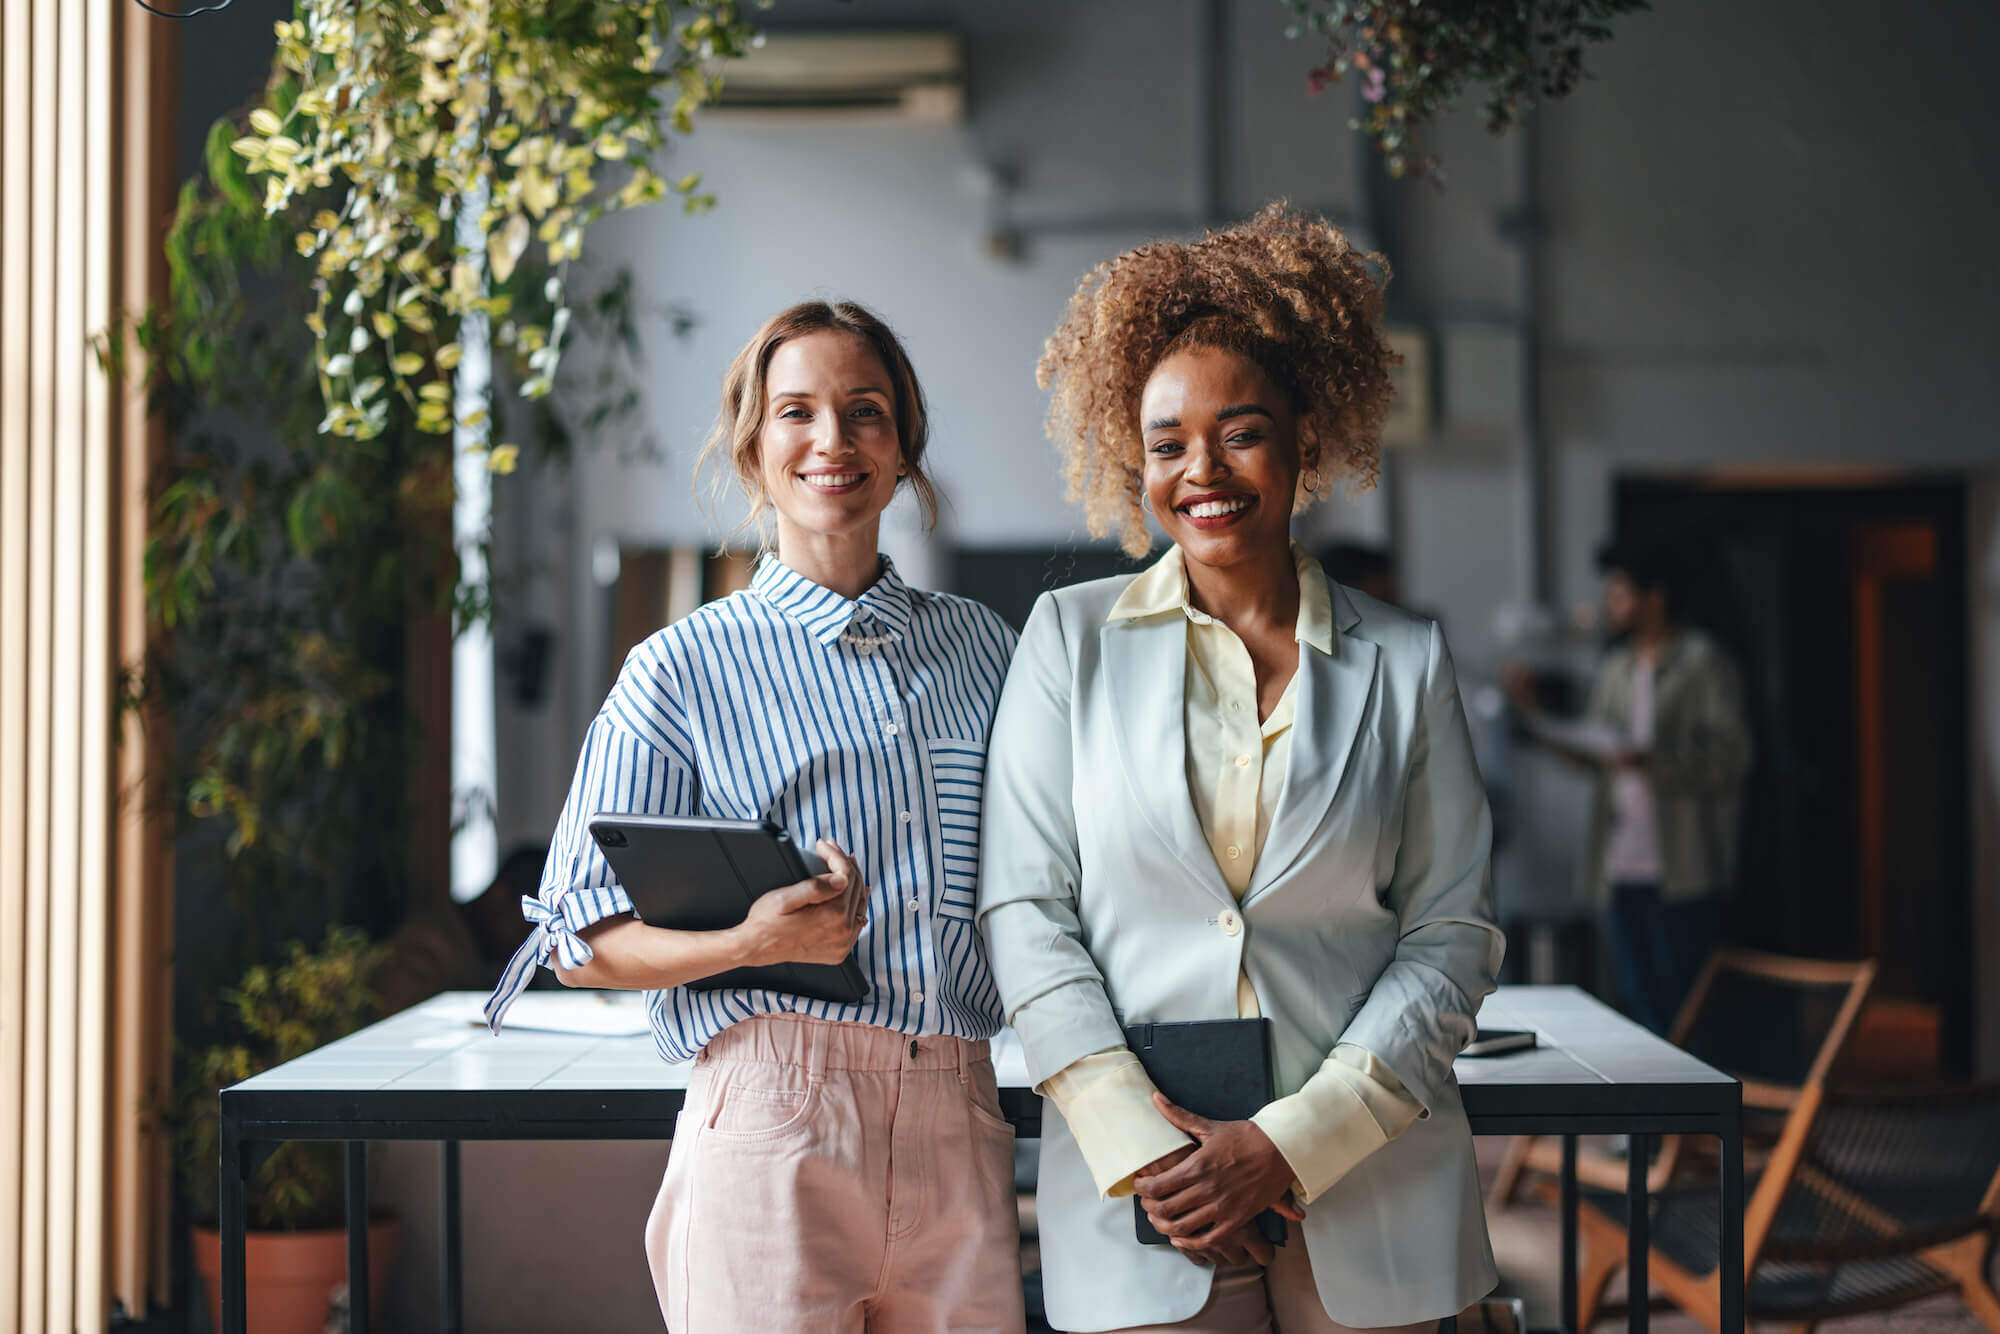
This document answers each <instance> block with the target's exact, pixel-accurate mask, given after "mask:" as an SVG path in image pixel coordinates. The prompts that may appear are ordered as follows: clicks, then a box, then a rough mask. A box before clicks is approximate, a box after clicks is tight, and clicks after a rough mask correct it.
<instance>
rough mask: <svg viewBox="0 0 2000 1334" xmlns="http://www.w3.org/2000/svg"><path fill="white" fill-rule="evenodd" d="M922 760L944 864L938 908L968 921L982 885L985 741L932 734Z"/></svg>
mask: <svg viewBox="0 0 2000 1334" xmlns="http://www.w3.org/2000/svg"><path fill="white" fill-rule="evenodd" d="M924 762H925V765H926V767H927V768H928V770H929V773H928V775H927V777H928V780H929V783H930V790H931V800H932V802H933V810H934V811H935V812H936V824H935V826H934V827H935V828H936V830H937V834H938V856H937V858H936V862H937V864H939V865H940V866H941V879H940V880H939V883H938V894H937V910H938V912H939V913H940V914H941V915H942V916H945V917H951V918H957V919H958V920H960V921H966V922H970V921H971V920H972V912H973V906H974V901H975V899H976V897H977V893H978V889H979V807H980V797H981V794H982V793H983V791H984V788H985V779H986V746H985V744H984V743H983V742H978V741H958V740H953V739H950V738H945V737H934V738H932V739H930V740H928V741H926V742H925V743H924Z"/></svg>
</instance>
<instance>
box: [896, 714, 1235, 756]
mask: <svg viewBox="0 0 2000 1334" xmlns="http://www.w3.org/2000/svg"><path fill="white" fill-rule="evenodd" d="M882 730H883V731H884V732H887V733H888V734H889V735H890V736H900V735H902V731H903V729H902V728H900V727H898V726H897V725H896V724H894V723H890V724H889V725H888V726H887V727H885V728H883V729H882ZM1242 763H1244V764H1248V763H1249V761H1248V760H1244V761H1242Z"/></svg>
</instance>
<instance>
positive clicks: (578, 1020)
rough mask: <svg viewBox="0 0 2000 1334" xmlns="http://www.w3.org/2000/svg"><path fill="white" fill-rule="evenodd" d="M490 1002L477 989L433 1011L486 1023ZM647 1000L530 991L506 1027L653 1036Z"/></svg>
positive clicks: (636, 996) (603, 994) (509, 1015)
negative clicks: (647, 1015) (486, 1011)
mask: <svg viewBox="0 0 2000 1334" xmlns="http://www.w3.org/2000/svg"><path fill="white" fill-rule="evenodd" d="M485 1004H486V998H485V997H484V996H482V995H480V994H479V993H478V992H476V991H469V992H463V993H459V994H454V995H451V996H445V997H441V998H439V999H438V1000H436V1001H433V1002H432V1006H433V1009H432V1013H434V1014H439V1015H442V1016H443V1017H444V1018H447V1019H455V1020H458V1021H460V1022H462V1023H468V1024H480V1025H482V1026H483V1025H484V1024H485V1023H486V1014H485V1010H484V1006H485ZM651 1027H652V1026H651V1024H650V1023H649V1022H648V1021H647V1018H646V1005H645V998H644V997H643V996H641V995H639V994H638V993H637V992H634V993H631V994H630V995H629V996H625V995H619V994H617V993H614V992H601V991H529V992H524V993H522V995H521V998H520V999H519V1000H517V1001H515V1002H514V1008H512V1009H511V1010H509V1011H507V1028H510V1029H529V1030H533V1031H534V1032H538V1033H576V1034H579V1035H581V1036H584V1037H596V1038H628V1037H638V1036H639V1035H640V1034H642V1033H645V1032H648V1031H649V1030H650V1029H651Z"/></svg>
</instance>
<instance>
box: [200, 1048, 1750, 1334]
mask: <svg viewBox="0 0 2000 1334" xmlns="http://www.w3.org/2000/svg"><path fill="white" fill-rule="evenodd" d="M1460 1093H1461V1096H1462V1098H1463V1100H1464V1103H1465V1110H1466V1117H1467V1119H1468V1120H1469V1121H1470V1122H1471V1125H1472V1133H1473V1134H1475V1135H1555V1136H1560V1137H1561V1138H1562V1144H1563V1156H1562V1174H1561V1187H1560V1198H1561V1213H1562V1318H1563V1326H1562V1327H1563V1330H1564V1331H1565V1334H1575V1332H1576V1316H1577V1309H1576V1271H1577V1186H1576V1140H1577V1136H1579V1135H1610V1134H1625V1135H1629V1136H1630V1137H1631V1148H1630V1155H1629V1163H1630V1170H1629V1174H1628V1175H1629V1179H1628V1182H1627V1192H1628V1199H1629V1202H1630V1208H1629V1210H1628V1213H1629V1217H1630V1219H1631V1224H1630V1228H1629V1235H1630V1250H1629V1254H1628V1258H1627V1263H1628V1273H1629V1275H1630V1278H1629V1287H1630V1290H1631V1293H1632V1294H1633V1295H1632V1299H1631V1300H1630V1301H1629V1302H1628V1303H1627V1326H1628V1328H1629V1329H1631V1330H1633V1331H1638V1332H1639V1334H1644V1331H1645V1330H1646V1329H1647V1327H1648V1322H1649V1319H1650V1311H1651V1307H1650V1303H1649V1302H1648V1301H1647V1299H1646V1297H1645V1295H1644V1294H1645V1293H1646V1291H1647V1286H1646V1273H1647V1252H1648V1245H1649V1226H1648V1212H1647V1209H1646V1207H1645V1202H1646V1167H1647V1163H1648V1160H1649V1158H1650V1156H1651V1154H1650V1148H1651V1144H1652V1140H1653V1137H1654V1136H1658V1135H1666V1134H1682V1135H1713V1136H1714V1137H1715V1138H1716V1139H1717V1140H1718V1141H1719V1144H1720V1148H1721V1158H1722V1175H1721V1182H1720V1200H1719V1204H1720V1207H1721V1210H1722V1214H1721V1234H1722V1237H1721V1241H1722V1247H1721V1255H1720V1264H1721V1277H1722V1327H1723V1329H1724V1330H1740V1329H1742V1328H1743V1296H1744V1293H1743V1110H1742V1086H1741V1085H1739V1084H1735V1083H1705V1084H1648V1085H1604V1086H1597V1087H1589V1086H1581V1087H1565V1088H1564V1089H1563V1093H1564V1095H1565V1097H1566V1098H1568V1099H1570V1100H1571V1101H1572V1102H1573V1104H1574V1105H1573V1106H1572V1107H1569V1108H1566V1109H1552V1108H1550V1106H1549V1103H1548V1092H1547V1089H1546V1088H1545V1087H1543V1086H1538V1085H1510V1084H1462V1085H1461V1086H1460ZM683 1097H684V1091H683V1090H681V1089H617V1090H606V1091H602V1092H585V1091H577V1090H538V1091H537V1090H512V1091H500V1092H494V1091H490V1090H488V1091H477V1092H474V1091H467V1092H446V1091H428V1090H425V1091H404V1092H395V1091H371V1090H356V1089H338V1090H327V1091H317V1090H300V1089H273V1090H256V1089H246V1088H236V1089H226V1090H224V1091H223V1093H222V1095H221V1102H222V1126H221V1138H222V1155H221V1157H222V1170H221V1189H222V1193H221V1214H222V1219H221V1224H222V1276H221V1277H222V1331H223V1334H245V1328H244V1326H245V1320H246V1308H245V1299H244V1190H245V1186H246V1184H247V1183H248V1181H249V1179H250V1176H251V1174H252V1173H253V1172H255V1171H256V1169H257V1167H258V1165H259V1164H261V1163H262V1162H263V1161H264V1159H265V1158H267V1157H269V1156H270V1154H271V1153H272V1152H273V1151H274V1150H275V1149H276V1148H277V1147H278V1145H280V1144H282V1143H285V1142H287V1141H291V1140H339V1141H342V1142H344V1143H345V1144H346V1146H347V1163H346V1166H347V1172H346V1179H347V1273H348V1292H349V1294H350V1297H349V1305H350V1308H351V1309H350V1314H349V1322H350V1323H349V1329H350V1330H351V1331H352V1334H368V1329H369V1323H370V1320H369V1311H368V1302H367V1299H366V1294H367V1292H368V1229H367V1218H368V1144H369V1142H370V1141H371V1140H435V1141H438V1142H440V1143H441V1144H442V1145H443V1166H442V1181H441V1183H440V1184H441V1187H442V1190H441V1205H442V1209H443V1214H444V1218H443V1227H442V1228H441V1232H442V1235H443V1244H442V1248H441V1254H440V1256H439V1265H440V1270H441V1280H442V1281H441V1288H442V1307H443V1309H442V1312H441V1317H442V1318H441V1321H440V1324H439V1329H440V1330H441V1331H443V1334H463V1330H464V1310H465V1307H464V1302H463V1296H462V1287H461V1274H462V1267H463V1250H462V1241H461V1236H460V1230H459V1217H458V1202H459V1145H460V1144H461V1143H462V1142H464V1141H466V1140H590V1139H604V1140H660V1139H667V1138H669V1137H670V1136H671V1135H672V1132H673V1124H674V1117H675V1116H676V1115H677V1114H678V1113H679V1111H680V1107H681V1102H682V1099H683ZM1000 1100H1001V1106H1002V1109H1003V1110H1004V1111H1005V1112H1006V1113H1007V1118H1008V1120H1010V1121H1012V1122H1013V1123H1014V1127H1015V1132H1016V1134H1018V1135H1020V1136H1021V1137H1022V1138H1034V1137H1038V1136H1039V1135H1040V1134H1041V1114H1042V1109H1041V1099H1040V1098H1039V1097H1038V1096H1036V1095H1035V1094H1034V1093H1033V1092H1032V1091H1031V1090H1028V1089H1023V1088H1004V1089H1002V1090H1001V1091H1000Z"/></svg>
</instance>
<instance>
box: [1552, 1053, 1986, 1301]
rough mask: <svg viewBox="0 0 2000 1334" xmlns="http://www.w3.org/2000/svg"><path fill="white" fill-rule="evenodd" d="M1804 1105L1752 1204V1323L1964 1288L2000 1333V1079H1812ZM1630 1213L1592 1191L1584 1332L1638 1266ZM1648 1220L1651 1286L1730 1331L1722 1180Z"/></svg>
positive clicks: (1669, 1200)
mask: <svg viewBox="0 0 2000 1334" xmlns="http://www.w3.org/2000/svg"><path fill="white" fill-rule="evenodd" d="M1799 1111H1800V1114H1799V1115H1796V1116H1794V1117H1793V1118H1792V1119H1791V1121H1790V1122H1789V1123H1788V1124H1787V1126H1786V1129H1785V1134H1784V1137H1783V1138H1782V1139H1781V1140H1780V1141H1779V1143H1778V1147H1777V1148H1776V1149H1775V1150H1774V1151H1773V1152H1772V1154H1771V1157H1770V1160H1769V1162H1768V1163H1767V1164H1766V1165H1765V1167H1764V1169H1763V1171H1762V1173H1761V1174H1760V1175H1759V1177H1758V1178H1757V1180H1756V1181H1755V1183H1754V1186H1753V1189H1752V1190H1751V1194H1750V1201H1749V1205H1748V1207H1747V1209H1746V1211H1745V1216H1744V1224H1743V1232H1744V1237H1743V1257H1744V1275H1745V1278H1744V1288H1745V1297H1746V1300H1745V1317H1746V1319H1747V1320H1749V1321H1759V1322H1762V1321H1772V1322H1780V1323H1782V1324H1784V1325H1785V1326H1786V1327H1787V1328H1788V1329H1789V1330H1790V1331H1792V1334H1810V1331H1811V1330H1812V1329H1813V1328H1814V1327H1815V1326H1816V1325H1817V1324H1818V1323H1819V1322H1820V1321H1822V1320H1831V1319H1834V1318H1836V1317H1841V1316H1848V1315H1855V1314H1859V1313H1862V1312H1867V1311H1881V1310H1887V1309H1889V1308H1891V1307H1896V1306H1901V1305H1904V1304H1905V1303H1908V1302H1911V1301H1915V1300H1917V1299H1918V1298H1921V1297H1927V1296H1930V1295H1931V1294H1933V1293H1938V1292H1950V1291H1953V1290H1956V1291H1957V1292H1958V1294H1959V1296H1960V1297H1961V1298H1962V1299H1963V1300H1964V1302H1965V1304H1966V1306H1967V1308H1969V1309H1970V1310H1971V1312H1972V1314H1973V1315H1974V1316H1975V1317H1977V1319H1978V1320H1979V1322H1980V1323H1981V1324H1982V1325H1984V1326H1985V1328H1986V1329H1988V1330H1990V1331H1992V1332H1993V1334H2000V1296H1996V1294H1995V1293H1994V1290H1993V1287H1992V1285H1991V1284H1990V1283H1989V1282H1988V1280H1987V1277H1986V1267H1987V1264H1988V1263H1989V1261H1990V1260H1991V1259H1992V1255H1993V1248H1994V1241H1995V1237H1996V1235H1997V1234H2000V1083H1987V1084H1971V1085H1958V1086H1953V1087H1937V1088H1909V1087H1902V1088H1897V1089H1893V1090H1825V1089H1822V1088H1819V1087H1813V1088H1809V1089H1807V1090H1806V1092H1805V1093H1804V1095H1803V1096H1802V1098H1801V1100H1800V1109H1799ZM1626 1207H1627V1205H1626V1199H1625V1197H1624V1196H1623V1195H1622V1194H1618V1193H1615V1192H1608V1191H1595V1190H1593V1191H1590V1192H1587V1193H1586V1195H1585V1198H1584V1202H1583V1207H1582V1209H1581V1210H1580V1211H1579V1215H1578V1217H1579V1222H1580V1224H1581V1232H1582V1239H1583V1243H1584V1257H1583V1265H1582V1272H1581V1275H1580V1281H1579V1289H1580V1291H1579V1293H1578V1325H1579V1328H1582V1329H1588V1328H1589V1327H1590V1324H1591V1321H1592V1320H1593V1319H1594V1318H1595V1317H1596V1315H1597V1313H1598V1309H1599V1306H1600V1302H1601V1298H1602V1296H1603V1293H1604V1287H1605V1284H1606V1283H1607V1282H1608V1281H1609V1280H1610V1277H1611V1275H1612V1274H1614V1273H1616V1272H1617V1270H1618V1269H1619V1267H1620V1266H1622V1265H1623V1264H1624V1262H1625V1256H1626V1249H1625V1248H1626V1237H1625V1218H1626ZM1650 1226H1651V1238H1652V1246H1651V1249H1650V1251H1649V1258H1648V1261H1647V1267H1648V1270H1649V1271H1650V1277H1651V1280H1652V1283H1653V1284H1654V1285H1655V1286H1656V1287H1657V1288H1658V1289H1660V1290H1662V1291H1664V1293H1665V1294H1666V1296H1667V1297H1668V1299H1669V1300H1671V1301H1672V1302H1673V1303H1674V1304H1675V1305H1676V1306H1678V1307H1680V1308H1681V1309H1682V1310H1684V1311H1686V1312H1687V1313H1688V1314H1689V1315H1692V1316H1694V1317H1695V1318H1696V1319H1698V1320H1700V1321H1701V1322H1702V1323H1703V1324H1705V1325H1707V1326H1708V1327H1709V1328H1710V1329H1713V1330H1717V1331H1720V1330H1721V1326H1722V1312H1721V1290H1720V1287H1719V1282H1718V1279H1719V1266H1718V1263H1717V1256H1718V1253H1719V1250H1720V1239H1719V1236H1718V1228H1717V1217H1716V1196H1715V1192H1714V1190H1713V1188H1712V1187H1708V1188H1702V1187H1685V1188H1673V1189H1669V1190H1667V1191H1665V1192H1662V1193H1661V1194H1659V1195H1656V1196H1654V1197H1653V1198H1652V1201H1651V1220H1650ZM1632 1299H1633V1300H1647V1299H1648V1298H1647V1294H1637V1293H1635V1294H1633V1297H1632Z"/></svg>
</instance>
